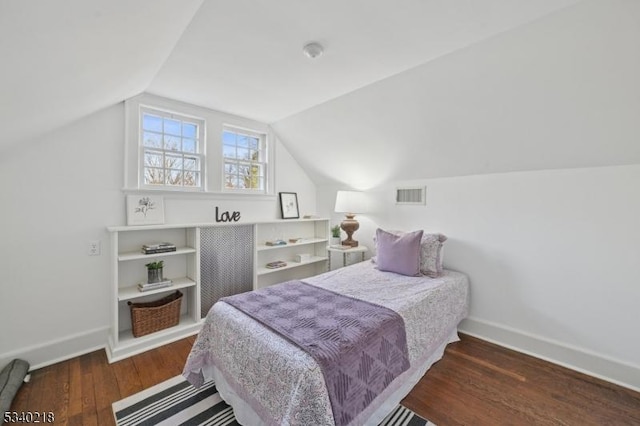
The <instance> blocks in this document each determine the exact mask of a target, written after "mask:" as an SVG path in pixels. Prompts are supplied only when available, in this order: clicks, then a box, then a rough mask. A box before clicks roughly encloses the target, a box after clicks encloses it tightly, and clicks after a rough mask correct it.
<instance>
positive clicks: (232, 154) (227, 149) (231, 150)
mask: <svg viewBox="0 0 640 426" xmlns="http://www.w3.org/2000/svg"><path fill="white" fill-rule="evenodd" d="M222 155H224V156H225V157H227V158H237V157H236V148H235V147H234V146H229V145H223V146H222Z"/></svg>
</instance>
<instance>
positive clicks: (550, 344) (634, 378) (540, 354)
mask: <svg viewBox="0 0 640 426" xmlns="http://www.w3.org/2000/svg"><path fill="white" fill-rule="evenodd" d="M458 330H459V331H460V332H461V333H464V334H468V335H470V336H473V337H477V338H479V339H482V340H486V341H488V342H491V343H495V344H496V345H499V346H503V347H505V348H509V349H513V350H515V351H518V352H522V353H524V354H527V355H531V356H533V357H536V358H540V359H543V360H545V361H549V362H552V363H554V364H558V365H561V366H563V367H566V368H569V369H571V370H575V371H579V372H580V373H584V374H587V375H589V376H593V377H597V378H599V379H602V380H605V381H607V382H611V383H615V384H617V385H620V386H623V387H626V388H629V389H631V390H634V391H636V392H640V366H637V365H632V364H629V363H626V362H623V361H620V360H616V359H612V358H610V357H607V356H605V355H602V354H598V353H595V352H592V351H589V350H585V349H582V348H578V347H575V346H572V345H567V344H565V343H562V342H558V341H555V340H552V339H547V338H544V337H541V336H537V335H534V334H530V333H526V332H524V331H521V330H517V329H514V328H511V327H507V326H504V325H501V324H496V323H492V322H489V321H483V320H480V319H477V318H467V319H465V320H464V321H462V323H460V326H459V327H458Z"/></svg>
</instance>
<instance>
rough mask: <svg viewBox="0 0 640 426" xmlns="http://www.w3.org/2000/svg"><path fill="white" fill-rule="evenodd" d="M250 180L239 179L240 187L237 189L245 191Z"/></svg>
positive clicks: (243, 177) (241, 177) (242, 177)
mask: <svg viewBox="0 0 640 426" xmlns="http://www.w3.org/2000/svg"><path fill="white" fill-rule="evenodd" d="M247 180H248V178H247V177H246V176H240V177H238V186H237V187H236V188H237V189H245V188H248V187H249V186H248V182H247Z"/></svg>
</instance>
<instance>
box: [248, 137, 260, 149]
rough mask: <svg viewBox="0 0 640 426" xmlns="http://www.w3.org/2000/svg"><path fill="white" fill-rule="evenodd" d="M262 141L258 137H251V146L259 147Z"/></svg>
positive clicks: (252, 147)
mask: <svg viewBox="0 0 640 426" xmlns="http://www.w3.org/2000/svg"><path fill="white" fill-rule="evenodd" d="M259 143H260V141H259V140H258V139H257V138H249V148H251V149H258V148H259Z"/></svg>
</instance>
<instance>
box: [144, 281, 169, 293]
mask: <svg viewBox="0 0 640 426" xmlns="http://www.w3.org/2000/svg"><path fill="white" fill-rule="evenodd" d="M170 286H171V280H164V281H159V282H157V283H139V284H138V290H140V291H149V290H155V289H158V288H164V287H170Z"/></svg>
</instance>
